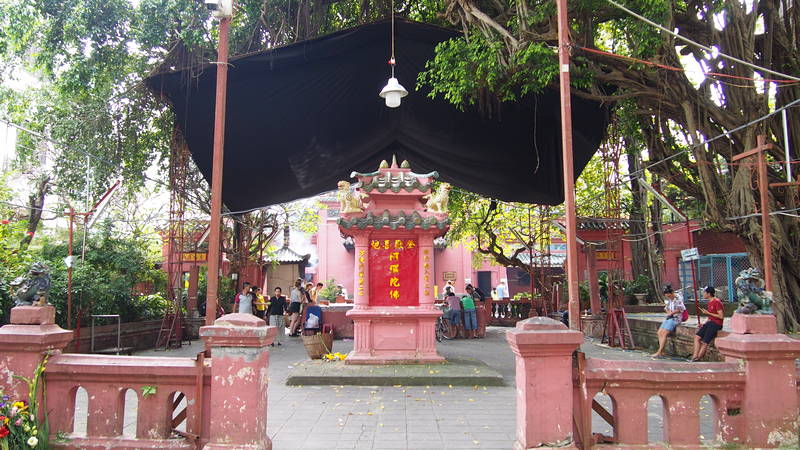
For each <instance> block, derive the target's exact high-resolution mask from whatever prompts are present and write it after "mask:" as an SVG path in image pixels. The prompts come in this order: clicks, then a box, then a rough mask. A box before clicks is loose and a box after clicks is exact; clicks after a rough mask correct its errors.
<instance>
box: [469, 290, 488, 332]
mask: <svg viewBox="0 0 800 450" xmlns="http://www.w3.org/2000/svg"><path fill="white" fill-rule="evenodd" d="M465 290H466V291H467V294H469V296H470V297H471V298H472V300H473V302H474V304H475V306H474V309H475V314H476V318H477V325H476V331H475V333H474V335H475V338H483V336H484V335H485V334H486V322H487V317H486V315H487V314H486V305H485V302H484V300H485V297H484V295H483V292H481V291H480V289H476V288H475V287H474V286H472V284H468V285H467V286H466V287H465ZM489 308H491V305H490V306H489ZM490 311H491V309H490ZM466 314H467V313H466V309H465V310H464V321H465V322H466V320H467V319H466ZM464 327H465V328H466V324H465V325H464Z"/></svg>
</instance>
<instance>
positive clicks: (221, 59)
mask: <svg viewBox="0 0 800 450" xmlns="http://www.w3.org/2000/svg"><path fill="white" fill-rule="evenodd" d="M230 23H231V19H230V17H224V18H222V19H221V20H220V22H219V52H218V56H217V93H216V104H215V109H214V159H213V166H212V168H211V223H210V224H209V227H210V232H209V234H208V285H207V286H208V287H207V290H206V325H212V324H213V323H214V320H215V319H216V318H217V302H218V299H217V296H218V295H219V266H220V259H221V256H222V255H221V253H220V228H221V225H222V163H223V159H224V158H223V151H224V146H225V103H226V100H227V87H228V29H229V28H230Z"/></svg>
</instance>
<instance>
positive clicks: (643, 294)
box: [624, 275, 650, 305]
mask: <svg viewBox="0 0 800 450" xmlns="http://www.w3.org/2000/svg"><path fill="white" fill-rule="evenodd" d="M624 292H625V294H626V295H632V296H633V297H634V298H635V299H636V300H635V304H639V305H644V304H645V301H646V300H647V296H648V294H649V293H650V279H649V278H647V277H646V276H644V275H639V276H638V277H636V279H635V280H633V281H631V282H630V283H628V284H626V285H625V291H624Z"/></svg>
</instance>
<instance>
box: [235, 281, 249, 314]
mask: <svg viewBox="0 0 800 450" xmlns="http://www.w3.org/2000/svg"><path fill="white" fill-rule="evenodd" d="M235 304H236V312H238V313H239V314H253V296H252V295H251V294H250V283H248V282H247V281H245V282H244V284H242V291H241V292H239V294H238V295H237V296H236V301H235Z"/></svg>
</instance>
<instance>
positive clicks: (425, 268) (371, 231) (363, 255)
mask: <svg viewBox="0 0 800 450" xmlns="http://www.w3.org/2000/svg"><path fill="white" fill-rule="evenodd" d="M351 177H354V178H357V179H358V182H359V184H358V185H357V186H354V187H351V186H350V183H348V182H346V181H340V182H339V194H338V196H339V202H340V206H341V211H340V214H341V217H340V218H339V220H338V224H339V229H340V230H341V232H342V234H343V235H345V236H350V237H352V238H353V241H354V242H355V258H356V259H355V268H354V269H355V274H354V306H353V309H352V310H351V311H349V312H348V313H347V316H348V317H349V318H351V319H352V320H353V323H354V341H355V342H354V348H353V351H352V352H351V353H350V355H349V356H348V358H347V360H346V362H347V364H428V363H439V362H443V361H444V358H443V357H442V356H440V355H439V354H438V353H437V352H436V337H435V334H434V329H435V322H436V319H437V318H438V317H439V316H440V315H441V314H442V313H441V311H439V310H438V309H436V308H435V307H434V305H433V295H434V293H433V278H434V274H433V269H432V267H433V264H432V263H433V254H434V251H433V249H434V244H433V240H434V239H436V238H437V237H440V236H442V235H444V234H445V233H446V232H447V230H448V228H449V223H450V221H449V218H448V214H447V194H448V192H449V189H450V187H449V185H447V184H443V185H442V186H441V187H440V188H439V190H437V191H435V192H434V190H433V181H434V179H435V178H437V177H438V174H437V173H436V172H431V173H428V174H424V175H423V174H417V173H414V172H412V171H411V168H410V166H409V164H408V162H407V161H403V163H402V164H401V165H400V166H398V165H397V161H396V160H394V159H393V160H392V164H391V166H390V165H389V164H388V163H387V162H386V161H383V162H382V163H381V165H380V168H379V169H378V170H377V171H375V172H372V173H356V172H353V174H352V175H351ZM426 199H427V202H426Z"/></svg>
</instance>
